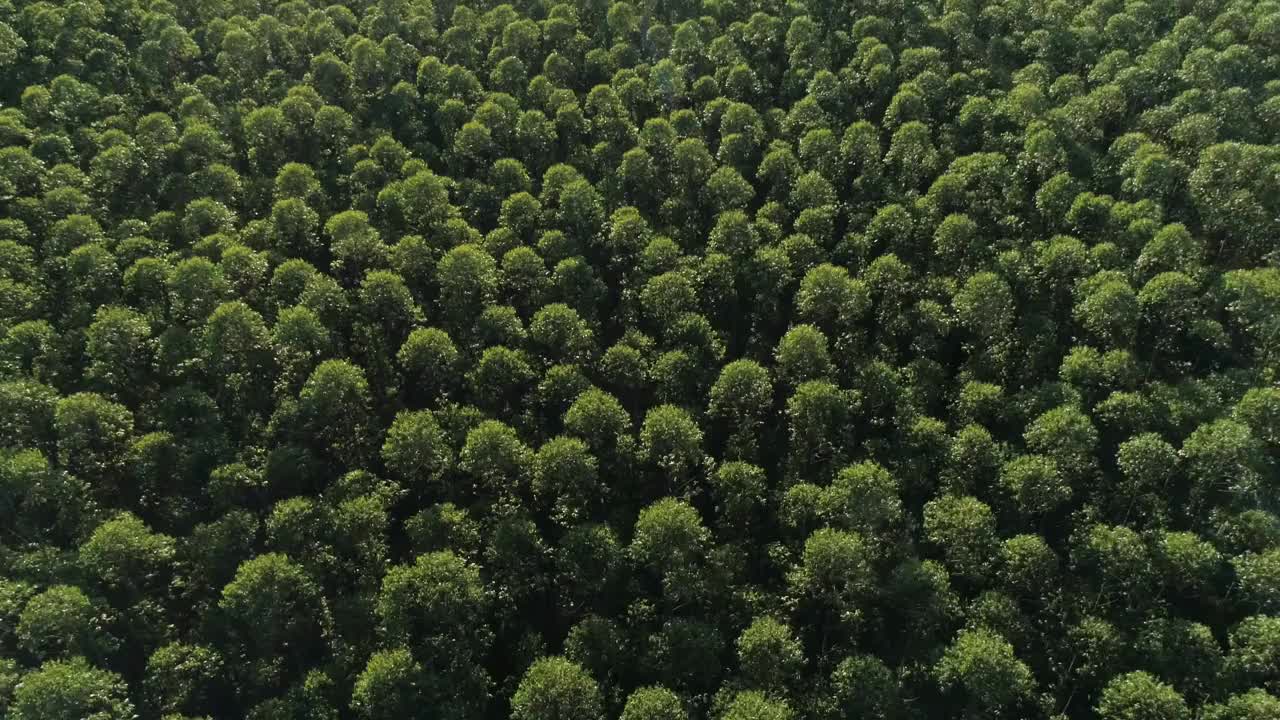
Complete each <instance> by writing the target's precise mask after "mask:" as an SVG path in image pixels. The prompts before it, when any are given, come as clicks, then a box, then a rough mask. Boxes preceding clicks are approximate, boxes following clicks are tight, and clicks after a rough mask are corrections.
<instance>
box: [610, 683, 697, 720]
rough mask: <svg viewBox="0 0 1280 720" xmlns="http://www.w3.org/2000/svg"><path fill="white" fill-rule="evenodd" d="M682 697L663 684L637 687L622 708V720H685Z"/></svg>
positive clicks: (685, 714) (685, 713)
mask: <svg viewBox="0 0 1280 720" xmlns="http://www.w3.org/2000/svg"><path fill="white" fill-rule="evenodd" d="M687 717H688V713H687V712H685V709H684V706H683V704H682V703H681V702H680V697H679V696H678V695H676V694H675V693H673V692H671V691H670V690H667V689H666V688H664V687H662V686H650V687H642V688H639V689H637V690H636V691H635V692H633V693H631V695H630V696H629V697H628V698H627V704H626V706H625V707H623V708H622V716H621V718H622V720H685V718H687Z"/></svg>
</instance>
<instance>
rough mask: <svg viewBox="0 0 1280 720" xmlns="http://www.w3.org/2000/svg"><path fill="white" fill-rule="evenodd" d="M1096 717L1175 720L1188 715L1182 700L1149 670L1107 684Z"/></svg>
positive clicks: (1119, 677)
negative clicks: (1148, 671)
mask: <svg viewBox="0 0 1280 720" xmlns="http://www.w3.org/2000/svg"><path fill="white" fill-rule="evenodd" d="M1098 717H1101V718H1106V720H1112V719H1113V718H1114V719H1115V720H1178V719H1179V718H1188V717H1191V714H1190V711H1189V710H1188V709H1187V704H1186V701H1184V700H1183V699H1182V696H1181V695H1179V694H1178V693H1177V691H1176V690H1174V689H1173V688H1172V687H1169V686H1168V685H1166V684H1164V683H1162V682H1160V681H1158V680H1156V679H1155V678H1154V677H1152V676H1151V675H1150V674H1149V673H1145V672H1141V671H1139V672H1131V673H1126V674H1124V675H1120V676H1118V677H1116V678H1114V679H1113V680H1112V681H1111V682H1109V683H1107V687H1106V688H1105V689H1104V690H1103V691H1102V699H1101V700H1099V701H1098Z"/></svg>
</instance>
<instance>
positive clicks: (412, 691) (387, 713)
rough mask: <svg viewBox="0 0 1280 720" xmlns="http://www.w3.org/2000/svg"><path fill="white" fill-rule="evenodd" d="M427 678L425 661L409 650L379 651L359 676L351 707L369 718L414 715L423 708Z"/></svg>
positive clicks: (383, 719)
mask: <svg viewBox="0 0 1280 720" xmlns="http://www.w3.org/2000/svg"><path fill="white" fill-rule="evenodd" d="M427 682H429V678H428V677H427V675H426V672H425V671H424V670H423V668H422V665H421V664H419V663H418V662H417V661H416V660H414V659H413V656H412V655H411V654H410V653H409V651H408V650H406V649H404V648H396V649H394V650H382V651H379V652H376V653H374V654H373V656H372V657H370V658H369V662H368V664H366V665H365V668H364V670H363V671H362V672H361V673H360V676H359V677H358V678H356V684H355V689H354V690H352V693H351V709H352V710H353V711H354V712H355V713H356V715H357V716H358V717H361V718H368V720H390V719H391V718H408V717H414V716H415V715H417V714H418V713H419V712H420V710H419V707H420V706H419V702H420V698H421V694H420V693H421V692H422V691H421V688H422V686H423V685H424V684H426V683H427Z"/></svg>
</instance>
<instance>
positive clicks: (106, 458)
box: [53, 393, 133, 482]
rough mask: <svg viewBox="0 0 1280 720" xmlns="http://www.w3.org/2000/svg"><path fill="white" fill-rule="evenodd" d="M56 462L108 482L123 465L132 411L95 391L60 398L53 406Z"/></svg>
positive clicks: (131, 426) (130, 436)
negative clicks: (56, 450) (56, 444)
mask: <svg viewBox="0 0 1280 720" xmlns="http://www.w3.org/2000/svg"><path fill="white" fill-rule="evenodd" d="M53 427H54V431H55V432H56V433H57V435H58V463H59V464H60V465H61V466H62V467H64V468H65V469H66V470H67V471H68V472H70V473H72V474H75V475H79V476H81V477H85V478H102V479H103V480H105V481H107V482H111V481H113V480H115V479H116V478H117V477H118V474H119V473H120V471H122V470H123V468H124V463H125V453H126V451H127V450H128V447H129V444H130V443H131V442H132V439H133V414H132V413H130V412H129V410H128V409H127V408H126V407H124V406H123V405H120V404H118V403H114V402H111V401H110V400H107V399H106V398H104V397H102V396H101V395H98V394H96V393H76V394H75V395H70V396H68V397H65V398H62V399H61V400H59V401H58V404H57V406H56V408H55V410H54V415H53Z"/></svg>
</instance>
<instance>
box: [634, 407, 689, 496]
mask: <svg viewBox="0 0 1280 720" xmlns="http://www.w3.org/2000/svg"><path fill="white" fill-rule="evenodd" d="M640 447H641V450H642V452H644V454H645V456H646V457H647V458H648V460H649V462H650V463H652V464H653V465H654V466H656V467H658V468H659V469H660V470H662V472H663V473H664V474H665V475H666V476H667V479H668V482H669V483H670V487H673V488H681V487H682V486H683V484H684V483H685V482H687V481H688V479H689V477H690V476H691V475H692V474H693V471H694V469H695V468H697V467H698V466H699V465H701V464H702V460H703V450H702V430H701V429H699V428H698V425H697V423H695V422H694V420H693V418H691V417H690V416H689V414H688V413H687V412H685V411H684V410H681V409H680V408H678V407H676V406H674V405H659V406H658V407H655V408H653V409H651V410H649V412H648V413H646V414H645V417H644V423H643V424H642V425H641V426H640Z"/></svg>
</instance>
